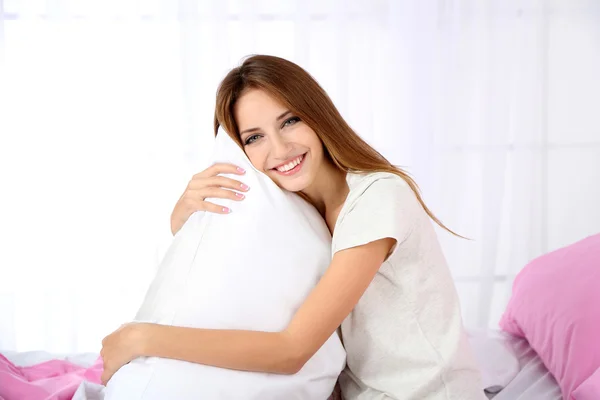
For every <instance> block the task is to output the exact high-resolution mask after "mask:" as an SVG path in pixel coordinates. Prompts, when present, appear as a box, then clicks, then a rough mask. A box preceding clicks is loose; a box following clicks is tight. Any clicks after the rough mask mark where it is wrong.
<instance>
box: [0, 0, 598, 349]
mask: <svg viewBox="0 0 600 400" xmlns="http://www.w3.org/2000/svg"><path fill="white" fill-rule="evenodd" d="M252 53H266V54H273V55H278V56H281V57H284V58H288V59H290V60H292V61H294V62H297V63H298V64H300V65H301V66H303V67H305V68H306V69H307V70H308V71H309V72H310V73H311V74H312V75H313V76H314V77H315V78H316V79H317V80H318V81H319V82H320V83H321V84H322V85H323V87H324V88H325V89H326V90H327V91H328V93H329V94H330V95H331V97H332V98H333V100H334V102H335V103H336V105H337V106H338V108H339V109H340V111H341V112H342V114H343V115H344V117H345V118H346V119H347V120H348V121H349V123H350V124H351V126H352V127H354V128H355V130H356V131H357V132H358V133H359V134H360V135H362V136H363V137H364V138H365V139H366V140H368V141H369V142H370V143H371V144H372V145H373V146H374V147H376V148H377V149H378V150H380V151H381V152H382V153H383V154H384V155H386V156H387V157H388V158H389V159H390V160H391V161H392V162H393V163H395V164H398V165H402V166H405V167H406V168H407V169H408V171H410V172H411V173H412V174H413V175H414V176H415V178H416V180H417V181H418V182H419V184H420V186H421V188H422V190H423V192H424V196H425V199H426V201H427V202H428V204H429V205H430V207H431V208H432V209H433V210H434V212H435V213H436V214H437V215H438V216H439V217H440V218H441V219H442V220H443V221H444V222H445V223H446V224H447V225H448V226H450V227H451V228H452V229H454V230H456V231H457V232H459V233H461V234H463V235H465V236H468V237H470V238H472V240H469V241H467V240H461V239H457V238H454V237H452V236H450V235H448V234H446V233H443V232H441V231H440V239H441V241H442V244H443V246H444V248H445V251H446V254H447V258H448V261H449V264H450V266H451V269H452V273H453V275H454V277H455V279H456V284H457V287H458V290H459V294H460V297H461V302H462V307H463V315H464V320H465V323H466V325H467V326H468V327H474V328H495V327H496V325H497V322H498V319H499V316H500V315H501V313H502V311H503V308H504V306H505V304H506V302H507V300H508V296H509V295H510V289H511V284H512V280H513V278H514V276H515V274H516V273H518V271H519V270H520V268H522V266H523V265H524V264H525V263H526V262H527V261H528V260H530V259H532V258H533V257H535V256H538V255H540V254H542V253H544V252H547V251H550V250H552V249H555V248H557V247H559V246H562V245H566V244H568V243H570V242H573V241H575V240H578V239H580V238H583V237H585V236H586V235H589V234H592V233H596V232H599V231H600V207H598V205H599V204H600V189H599V187H600V107H599V104H600V78H599V76H598V74H599V71H600V2H598V1H594V0H589V1H583V0H553V1H551V0H521V1H518V0H490V1H482V0H437V1H436V0H397V1H394V0H388V1H385V0H377V1H373V0H352V1H342V0H328V1H323V0H311V1H300V0H295V1H294V0H287V1H284V0H279V1H275V0H256V1H242V0H228V1H223V0H179V1H174V0H153V1H150V0H138V1H134V0H127V1H125V0H118V1H116V0H113V1H106V0H103V1H99V0H47V1H43V0H29V1H27V0H20V1H19V0H0V68H1V69H0V101H1V103H0V190H1V195H0V350H18V351H26V350H35V349H45V350H48V351H54V352H76V351H98V350H99V348H100V341H101V339H102V338H103V337H104V336H105V335H106V334H108V333H110V331H112V330H113V329H115V328H116V327H118V326H119V325H120V324H121V323H124V322H126V321H127V320H128V319H130V318H131V317H132V316H133V315H134V313H135V311H136V309H137V307H138V305H139V303H140V301H141V300H142V298H143V295H144V292H145V289H146V287H147V285H148V284H149V282H150V280H151V279H152V276H153V273H154V271H155V269H156V266H157V264H158V263H159V261H160V259H161V257H162V255H163V254H164V251H165V250H166V248H167V247H168V245H169V242H170V239H171V235H170V228H169V216H170V212H171V210H172V208H173V206H174V204H175V202H176V200H177V198H178V197H179V195H180V194H181V192H182V191H183V190H184V188H185V185H186V184H187V182H188V180H189V179H190V178H191V176H192V174H194V173H196V172H198V171H200V170H201V169H203V168H204V167H205V166H206V163H207V161H206V160H207V156H208V155H209V154H210V152H211V146H212V131H211V127H212V113H213V107H214V97H215V91H216V87H217V85H218V83H219V81H220V80H221V79H222V78H223V76H224V75H225V73H226V72H227V71H228V70H229V69H230V68H232V67H233V66H235V65H237V64H238V63H239V61H240V59H241V58H242V57H243V56H245V55H248V54H252Z"/></svg>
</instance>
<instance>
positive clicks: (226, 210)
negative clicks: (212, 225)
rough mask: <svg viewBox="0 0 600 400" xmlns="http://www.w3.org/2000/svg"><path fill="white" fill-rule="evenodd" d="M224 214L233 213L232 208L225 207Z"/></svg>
mask: <svg viewBox="0 0 600 400" xmlns="http://www.w3.org/2000/svg"><path fill="white" fill-rule="evenodd" d="M223 212H224V213H227V214H229V213H230V212H231V208H227V207H223Z"/></svg>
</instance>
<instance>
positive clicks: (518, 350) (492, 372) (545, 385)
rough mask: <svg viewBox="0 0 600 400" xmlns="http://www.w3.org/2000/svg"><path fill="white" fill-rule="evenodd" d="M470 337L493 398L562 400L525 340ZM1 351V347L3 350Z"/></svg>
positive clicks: (26, 356)
mask: <svg viewBox="0 0 600 400" xmlns="http://www.w3.org/2000/svg"><path fill="white" fill-rule="evenodd" d="M468 335H469V341H470V342H471V346H472V348H473V351H474V353H475V357H476V358H477V362H478V364H479V367H480V369H481V372H482V375H483V383H484V387H485V392H486V394H487V397H488V398H489V399H494V400H561V399H562V396H561V392H560V388H559V387H558V385H557V383H556V380H555V379H554V378H553V377H552V374H550V372H548V370H547V369H546V367H545V366H544V364H543V363H542V361H541V360H540V358H539V356H538V355H537V354H536V353H535V351H534V350H533V349H532V348H531V347H530V346H529V344H528V343H527V341H526V340H524V339H520V338H516V337H514V336H511V335H509V334H506V333H503V332H498V331H476V330H471V331H469V332H468ZM0 352H1V351H0ZM1 353H2V354H3V355H4V356H5V357H6V358H8V359H9V360H10V361H12V362H13V363H15V364H16V365H20V366H27V365H33V364H37V363H40V362H44V361H48V360H51V359H66V360H69V361H70V362H72V363H75V364H78V365H82V366H86V367H87V366H90V365H92V364H93V363H94V361H95V360H96V358H97V357H98V354H96V353H81V354H52V353H48V352H44V351H31V352H23V353H16V352H11V351H7V352H1ZM101 398H102V386H101V385H95V384H92V383H88V382H85V383H84V384H82V385H81V387H80V388H79V390H78V391H77V393H76V394H75V396H74V397H73V399H74V400H99V399H101Z"/></svg>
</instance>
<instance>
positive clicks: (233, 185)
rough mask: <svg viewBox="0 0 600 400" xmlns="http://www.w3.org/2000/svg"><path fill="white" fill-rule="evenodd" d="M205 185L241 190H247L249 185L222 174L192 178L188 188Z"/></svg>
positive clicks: (203, 186)
mask: <svg viewBox="0 0 600 400" xmlns="http://www.w3.org/2000/svg"><path fill="white" fill-rule="evenodd" d="M207 186H217V187H224V188H227V189H232V190H239V191H241V192H247V191H248V190H250V187H249V186H248V185H246V184H245V183H243V182H240V181H238V180H235V179H231V178H226V177H224V176H213V177H210V178H201V179H194V178H192V180H191V181H190V182H189V183H188V190H196V189H202V188H205V187H207Z"/></svg>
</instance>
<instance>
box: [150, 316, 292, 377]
mask: <svg viewBox="0 0 600 400" xmlns="http://www.w3.org/2000/svg"><path fill="white" fill-rule="evenodd" d="M143 348H144V349H143V353H144V354H143V355H144V356H148V357H163V358H171V359H177V360H183V361H188V362H192V363H196V364H204V365H211V366H215V367H221V368H227V369H235V370H243V371H254V372H269V373H276V374H293V373H296V372H297V371H298V370H299V369H300V368H301V366H302V364H303V362H301V361H300V357H298V356H297V353H299V352H297V351H295V350H294V346H293V343H292V341H291V339H290V338H289V336H288V335H287V334H285V333H280V332H254V331H238V330H213V329H196V328H184V327H176V326H168V325H156V324H152V325H150V326H149V332H148V334H147V335H146V339H145V344H144V346H143Z"/></svg>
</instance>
